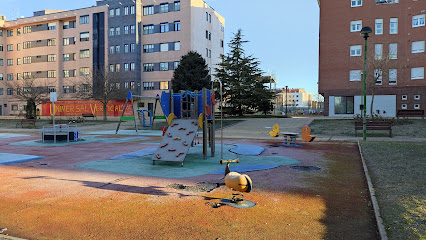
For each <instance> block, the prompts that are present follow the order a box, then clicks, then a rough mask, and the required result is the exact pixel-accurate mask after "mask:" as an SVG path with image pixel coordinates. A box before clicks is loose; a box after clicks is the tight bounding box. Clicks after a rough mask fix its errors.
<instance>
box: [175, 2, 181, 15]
mask: <svg viewBox="0 0 426 240" xmlns="http://www.w3.org/2000/svg"><path fill="white" fill-rule="evenodd" d="M175 11H176V12H177V11H180V1H176V2H175Z"/></svg>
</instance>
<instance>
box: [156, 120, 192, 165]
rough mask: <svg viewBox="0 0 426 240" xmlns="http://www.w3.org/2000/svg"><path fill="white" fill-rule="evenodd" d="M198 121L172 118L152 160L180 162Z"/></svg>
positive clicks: (189, 145) (184, 155) (186, 151)
mask: <svg viewBox="0 0 426 240" xmlns="http://www.w3.org/2000/svg"><path fill="white" fill-rule="evenodd" d="M197 130H198V123H197V120H195V119H174V120H173V121H172V122H171V123H170V126H169V127H168V128H167V132H166V133H165V134H164V137H163V140H161V143H160V146H159V147H158V148H157V151H156V152H155V154H154V156H153V158H152V161H153V164H155V162H156V161H168V162H181V163H182V166H183V161H184V160H185V157H186V154H187V153H188V151H189V148H190V147H191V142H192V140H194V137H195V134H197Z"/></svg>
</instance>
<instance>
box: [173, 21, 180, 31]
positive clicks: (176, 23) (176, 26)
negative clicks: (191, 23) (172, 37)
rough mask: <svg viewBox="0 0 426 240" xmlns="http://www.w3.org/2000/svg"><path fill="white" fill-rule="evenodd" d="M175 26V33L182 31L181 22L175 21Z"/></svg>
mask: <svg viewBox="0 0 426 240" xmlns="http://www.w3.org/2000/svg"><path fill="white" fill-rule="evenodd" d="M174 25H175V29H174V30H175V31H180V21H175V22H174Z"/></svg>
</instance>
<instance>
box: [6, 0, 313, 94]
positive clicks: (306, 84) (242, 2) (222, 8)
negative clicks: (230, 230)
mask: <svg viewBox="0 0 426 240" xmlns="http://www.w3.org/2000/svg"><path fill="white" fill-rule="evenodd" d="M181 1H185V0H181ZM205 2H207V3H208V4H209V5H210V6H211V7H212V8H214V9H215V10H216V11H217V12H218V13H219V14H220V15H222V16H223V17H224V18H225V22H226V24H225V42H226V43H228V42H229V41H230V40H231V39H232V37H233V36H234V33H236V32H237V30H238V29H241V30H242V33H243V35H244V39H245V40H247V41H249V42H248V43H246V44H245V46H244V49H245V50H246V53H247V54H249V55H253V56H254V57H256V58H257V59H258V60H259V61H260V62H261V65H260V67H261V69H262V70H263V71H264V72H265V74H267V73H270V74H274V75H275V78H276V79H277V80H278V84H277V88H284V87H285V86H288V87H289V88H304V89H306V91H307V92H309V93H311V94H315V93H317V92H318V43H319V36H318V35H319V7H318V3H317V0H298V1H290V0H268V1H259V0H257V1H254V0H205ZM0 3H1V8H0V15H5V16H6V18H7V19H8V20H14V19H16V18H17V17H21V16H24V17H31V16H33V12H34V11H38V10H43V9H60V10H72V9H79V8H84V7H90V6H92V5H96V1H95V0H72V1H63V0H0ZM35 3H36V4H35ZM296 23H297V24H296ZM227 51H228V48H227V47H225V54H226V53H227Z"/></svg>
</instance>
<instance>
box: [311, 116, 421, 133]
mask: <svg viewBox="0 0 426 240" xmlns="http://www.w3.org/2000/svg"><path fill="white" fill-rule="evenodd" d="M309 127H310V128H311V131H312V134H314V135H334V136H354V134H355V127H354V120H353V119H315V120H314V121H313V122H312V123H311V124H310V125H309ZM392 135H393V136H408V137H426V120H423V119H410V120H399V121H396V120H395V122H394V124H393V125H392ZM358 136H362V131H358ZM368 136H370V137H388V136H389V131H368V130H367V137H368Z"/></svg>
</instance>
